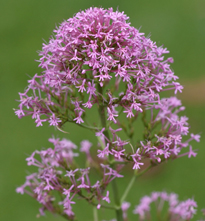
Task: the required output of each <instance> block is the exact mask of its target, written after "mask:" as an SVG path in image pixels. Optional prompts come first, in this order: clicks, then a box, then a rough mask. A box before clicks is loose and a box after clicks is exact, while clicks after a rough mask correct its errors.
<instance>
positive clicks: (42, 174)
mask: <svg viewBox="0 0 205 221" xmlns="http://www.w3.org/2000/svg"><path fill="white" fill-rule="evenodd" d="M49 141H50V142H51V143H53V144H54V149H52V148H48V149H46V150H42V151H34V152H33V153H32V154H31V156H30V157H28V158H26V161H27V164H28V165H29V166H30V165H33V166H36V167H38V172H37V173H33V174H31V175H28V176H27V177H26V181H25V183H24V184H23V185H22V186H20V187H18V188H17V189H16V191H17V192H18V193H21V194H23V193H27V194H29V195H31V196H32V197H33V198H35V199H36V200H37V201H38V202H39V203H40V204H42V208H41V209H40V214H41V215H44V210H48V211H50V212H52V213H59V214H60V215H63V216H65V217H67V218H69V219H73V218H74V215H75V214H74V212H73V210H72V204H75V201H74V197H75V196H77V197H80V198H83V199H85V200H86V201H88V202H89V203H91V204H93V205H96V206H97V208H98V209H99V208H100V207H101V204H102V201H106V202H107V203H110V199H109V191H108V190H106V187H107V185H108V184H109V183H110V182H111V181H112V180H113V179H115V178H116V177H123V176H122V175H120V174H119V173H118V172H117V171H116V170H114V169H112V168H111V167H110V166H108V165H104V164H102V163H101V164H100V163H99V165H96V168H95V169H96V170H97V171H98V172H100V173H101V174H102V180H97V181H96V183H94V184H91V181H90V178H89V172H90V168H89V167H88V168H85V169H80V168H76V162H74V158H76V157H77V156H78V153H77V152H74V150H75V149H76V148H77V146H76V145H75V144H74V143H72V142H71V141H70V140H66V139H63V140H59V139H54V138H51V139H49ZM90 144H91V143H90V142H89V141H86V140H84V141H83V142H81V149H80V151H81V152H86V153H87V154H88V155H89V152H88V146H89V145H90ZM85 150H86V151H85ZM89 156H90V155H89ZM90 157H91V156H90ZM83 190H84V191H83ZM54 192H58V193H59V194H60V195H61V199H62V198H63V200H61V201H58V200H57V199H55V197H53V194H54ZM61 205H63V207H62V206H61Z"/></svg>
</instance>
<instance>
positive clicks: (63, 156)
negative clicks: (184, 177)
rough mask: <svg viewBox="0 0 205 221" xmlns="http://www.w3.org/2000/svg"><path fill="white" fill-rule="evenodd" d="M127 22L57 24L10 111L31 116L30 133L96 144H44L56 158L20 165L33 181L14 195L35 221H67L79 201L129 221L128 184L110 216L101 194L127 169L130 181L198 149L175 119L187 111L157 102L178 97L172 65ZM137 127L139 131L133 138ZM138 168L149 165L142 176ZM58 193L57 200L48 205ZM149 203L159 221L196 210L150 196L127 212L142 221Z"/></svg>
mask: <svg viewBox="0 0 205 221" xmlns="http://www.w3.org/2000/svg"><path fill="white" fill-rule="evenodd" d="M128 19H129V17H127V16H126V15H125V14H124V13H123V12H122V13H121V12H118V11H117V12H113V9H112V8H110V9H103V8H89V9H87V10H85V11H81V12H79V13H77V14H76V15H75V16H74V17H73V18H70V19H68V20H66V21H64V22H63V23H62V24H60V26H59V27H58V28H56V30H54V36H53V37H51V38H50V40H49V42H48V43H45V44H43V48H42V51H40V52H39V56H40V59H39V62H40V65H39V66H40V67H41V68H42V69H43V71H42V73H41V74H40V75H38V74H35V76H34V77H33V78H32V79H30V80H29V81H28V83H29V84H28V86H27V88H26V89H25V91H24V92H23V93H19V95H20V100H19V102H20V104H19V108H18V109H16V110H15V113H16V115H17V116H18V117H19V118H22V117H24V116H28V115H30V116H32V118H33V119H35V123H36V126H37V127H38V126H42V125H43V122H48V123H49V125H50V126H55V127H57V128H58V129H59V130H61V131H62V127H63V125H64V124H65V123H67V122H72V123H75V124H77V125H78V126H81V127H84V128H87V129H90V130H91V131H92V132H94V134H95V136H96V137H97V139H98V141H99V145H98V146H96V147H94V148H93V152H90V148H91V146H92V145H93V144H92V143H90V142H89V141H87V140H83V141H82V142H81V148H80V150H78V149H77V146H76V145H75V144H74V143H72V142H71V141H70V140H67V139H62V140H60V139H55V138H50V139H49V141H50V142H51V143H53V145H54V148H48V149H45V150H41V151H34V152H33V153H32V154H31V156H30V157H28V158H27V159H26V160H27V164H28V165H29V166H30V165H33V166H36V167H38V172H36V173H33V174H31V175H29V176H27V177H26V181H25V183H24V184H23V185H22V186H21V187H18V188H17V190H16V191H17V192H19V193H21V194H23V193H28V194H29V195H31V196H32V197H34V198H35V199H36V200H37V201H38V202H40V203H41V204H42V208H41V209H40V214H41V215H43V214H44V211H45V210H48V211H51V212H52V213H58V214H60V215H62V216H64V217H65V218H66V219H68V220H74V219H75V214H74V212H73V208H72V206H73V204H75V203H76V202H75V198H76V197H80V198H82V199H84V200H86V201H87V202H88V203H90V204H92V205H94V206H96V207H97V209H100V208H101V207H104V208H106V207H107V208H108V207H109V208H111V209H114V210H115V211H116V214H117V215H116V217H117V221H121V220H122V219H124V221H127V220H128V218H127V210H128V208H129V206H130V204H129V203H128V202H123V201H124V200H122V199H124V198H125V197H126V194H127V193H128V191H129V190H130V188H131V187H130V186H131V185H133V183H134V182H131V184H130V185H128V189H127V190H126V191H125V195H124V194H123V196H122V199H121V201H120V199H118V194H113V195H114V200H115V206H109V205H107V204H106V203H105V202H107V203H110V199H109V191H108V190H107V186H108V184H110V183H111V182H112V184H113V190H114V191H116V190H115V186H116V185H115V180H116V178H121V177H123V175H121V174H122V168H123V166H124V165H125V164H128V163H130V164H132V168H133V170H134V173H135V175H134V178H135V177H136V176H139V174H142V173H144V172H145V171H147V169H149V168H151V167H153V166H156V165H158V164H160V163H162V162H164V161H167V160H169V159H175V158H178V157H181V156H184V155H188V157H189V158H190V157H191V156H194V157H195V156H196V152H195V151H194V150H193V149H192V146H191V145H190V142H191V141H192V140H195V141H197V142H199V140H200V135H197V134H196V135H194V134H192V133H191V134H190V135H189V124H188V122H187V120H188V118H187V117H186V116H183V115H182V113H181V112H182V111H183V110H184V109H185V107H184V106H182V104H181V101H180V100H178V99H177V97H175V96H173V97H169V98H161V97H160V92H163V91H166V90H174V92H175V94H176V93H177V92H178V91H179V92H181V90H182V89H183V87H182V86H181V85H180V84H179V83H178V82H176V80H177V79H178V77H177V76H176V75H174V73H173V71H172V70H171V68H170V63H172V62H173V59H172V58H165V57H164V55H165V54H167V53H169V51H168V50H167V49H166V48H163V47H158V46H157V45H156V43H155V42H153V41H151V40H150V38H148V37H145V36H144V34H143V33H140V32H139V30H137V29H136V28H134V27H132V26H131V25H130V23H129V22H128ZM96 108H97V109H98V114H99V120H98V122H90V121H89V120H88V119H89V117H88V115H89V114H90V113H91V114H92V113H94V111H96ZM88 109H92V110H91V111H89V110H88ZM139 118H140V119H141V120H142V123H143V129H142V130H141V134H139V133H138V134H136V132H138V131H136V130H137V129H136V128H137V127H135V126H136V124H135V123H136V121H138V120H139ZM123 119H126V120H125V122H124V121H123ZM96 125H100V126H99V127H96ZM125 135H126V139H125V138H123V139H122V137H125ZM141 135H142V136H143V138H142V137H141ZM186 136H188V137H189V138H185V137H186ZM187 149H188V150H187ZM79 152H81V153H82V152H83V153H84V154H85V155H86V164H87V165H86V166H85V168H80V167H79V166H78V164H77V157H78V155H79ZM94 154H95V155H94ZM96 156H97V157H96ZM146 159H148V160H149V162H150V165H149V166H148V167H147V168H146V169H144V168H142V166H143V165H144V162H145V160H146ZM93 171H96V172H97V173H98V175H99V177H100V178H99V180H96V182H95V183H91V180H90V173H91V172H93ZM56 192H58V193H59V194H60V197H61V199H58V198H56V197H54V196H55V193H56ZM122 202H123V203H122ZM152 202H155V203H156V205H157V210H158V211H157V212H159V213H160V212H161V211H162V208H163V205H164V203H166V202H168V205H169V210H168V215H169V217H170V221H174V220H177V221H178V220H190V219H191V218H192V216H193V214H194V213H195V211H196V210H195V207H196V206H197V205H196V203H195V201H194V200H191V199H189V200H187V201H184V202H179V201H178V199H177V195H176V194H170V195H169V194H167V193H165V192H162V193H159V192H153V193H152V194H151V196H150V197H149V196H145V197H144V198H142V199H141V203H140V204H139V205H138V206H136V208H135V210H134V213H136V214H138V215H139V218H140V220H147V217H149V216H150V214H149V213H150V204H151V203H152Z"/></svg>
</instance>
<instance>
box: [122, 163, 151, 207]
mask: <svg viewBox="0 0 205 221" xmlns="http://www.w3.org/2000/svg"><path fill="white" fill-rule="evenodd" d="M150 168H152V165H150V166H148V167H147V168H146V169H144V170H143V171H142V172H140V173H138V174H136V173H135V174H134V176H133V177H132V179H131V180H130V182H129V184H128V186H127V188H126V190H125V192H124V194H123V195H122V198H121V200H120V201H121V203H122V202H123V201H125V198H126V197H127V195H128V193H129V192H130V190H131V188H132V186H133V184H134V182H135V180H136V178H137V177H140V176H141V175H142V174H144V173H145V172H147V171H148V170H149V169H150Z"/></svg>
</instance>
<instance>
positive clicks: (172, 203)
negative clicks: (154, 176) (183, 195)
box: [133, 192, 197, 221]
mask: <svg viewBox="0 0 205 221" xmlns="http://www.w3.org/2000/svg"><path fill="white" fill-rule="evenodd" d="M153 202H154V203H155V206H156V210H157V214H158V218H159V217H160V218H159V219H160V220H165V219H166V220H170V221H172V220H176V221H179V220H184V221H185V220H190V219H191V218H192V217H193V215H194V214H195V213H196V207H197V204H196V202H195V201H194V200H193V199H188V200H186V201H182V202H180V201H178V196H177V194H175V193H171V194H168V193H166V192H153V193H151V195H150V196H144V197H143V198H141V200H140V204H139V205H137V206H136V207H135V210H134V211H133V212H134V214H138V215H139V219H140V220H141V221H145V220H150V219H149V218H150V210H151V208H150V207H151V206H150V204H152V203H153ZM166 202H167V203H168V211H167V212H165V213H163V214H165V217H163V214H162V211H163V207H164V204H165V203H166Z"/></svg>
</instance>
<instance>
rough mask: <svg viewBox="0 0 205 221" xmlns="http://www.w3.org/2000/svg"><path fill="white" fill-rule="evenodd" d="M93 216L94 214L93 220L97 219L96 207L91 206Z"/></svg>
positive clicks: (96, 220)
mask: <svg viewBox="0 0 205 221" xmlns="http://www.w3.org/2000/svg"><path fill="white" fill-rule="evenodd" d="M93 216H94V221H98V211H97V208H96V207H93Z"/></svg>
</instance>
